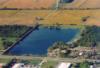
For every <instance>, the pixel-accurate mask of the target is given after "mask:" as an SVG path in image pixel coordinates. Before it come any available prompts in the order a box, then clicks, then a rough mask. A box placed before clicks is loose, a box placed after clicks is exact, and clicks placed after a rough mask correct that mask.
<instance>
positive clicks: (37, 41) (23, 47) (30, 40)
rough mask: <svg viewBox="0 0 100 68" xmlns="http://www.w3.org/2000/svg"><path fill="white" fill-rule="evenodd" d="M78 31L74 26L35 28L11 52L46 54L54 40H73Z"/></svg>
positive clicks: (17, 53)
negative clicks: (58, 28)
mask: <svg viewBox="0 0 100 68" xmlns="http://www.w3.org/2000/svg"><path fill="white" fill-rule="evenodd" d="M78 32H79V29H72V28H70V29H67V28H62V29H60V30H57V29H52V30H51V29H49V28H39V30H34V31H33V32H32V33H31V34H30V35H29V36H27V37H26V38H25V39H24V40H22V41H21V42H20V43H19V44H17V45H16V46H15V47H14V48H12V49H11V50H10V51H9V53H11V54H13V55H24V54H25V55H26V54H33V55H45V54H46V53H47V49H48V47H50V46H52V44H53V43H54V42H57V41H64V42H68V41H70V40H72V39H73V38H74V37H75V35H76V34H77V33H78Z"/></svg>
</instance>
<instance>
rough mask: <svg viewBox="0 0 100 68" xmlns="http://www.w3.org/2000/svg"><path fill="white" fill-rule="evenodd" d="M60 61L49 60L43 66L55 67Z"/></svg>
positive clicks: (46, 67) (44, 67)
mask: <svg viewBox="0 0 100 68" xmlns="http://www.w3.org/2000/svg"><path fill="white" fill-rule="evenodd" d="M57 64H58V62H55V61H47V62H45V63H44V64H42V67H41V68H55V67H56V65H57Z"/></svg>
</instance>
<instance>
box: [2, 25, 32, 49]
mask: <svg viewBox="0 0 100 68" xmlns="http://www.w3.org/2000/svg"><path fill="white" fill-rule="evenodd" d="M31 28H32V27H29V26H24V25H1V26H0V38H1V41H2V47H3V49H7V48H8V47H10V46H11V45H12V44H13V43H15V42H16V40H17V39H19V38H21V37H22V36H23V34H24V33H25V32H27V31H28V30H29V29H31ZM12 38H14V39H12Z"/></svg>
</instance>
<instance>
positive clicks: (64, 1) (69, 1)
mask: <svg viewBox="0 0 100 68" xmlns="http://www.w3.org/2000/svg"><path fill="white" fill-rule="evenodd" d="M73 1H74V0H61V2H62V3H71V2H73Z"/></svg>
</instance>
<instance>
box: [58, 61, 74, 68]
mask: <svg viewBox="0 0 100 68" xmlns="http://www.w3.org/2000/svg"><path fill="white" fill-rule="evenodd" d="M71 65H72V64H71V63H65V62H61V63H60V64H59V65H58V66H57V68H70V67H71Z"/></svg>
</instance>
